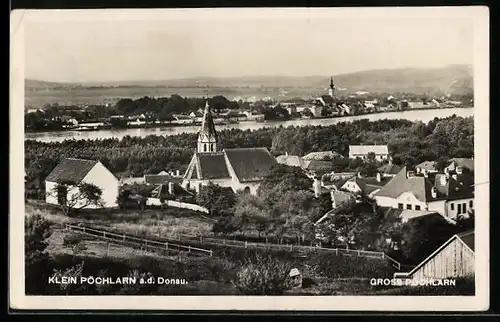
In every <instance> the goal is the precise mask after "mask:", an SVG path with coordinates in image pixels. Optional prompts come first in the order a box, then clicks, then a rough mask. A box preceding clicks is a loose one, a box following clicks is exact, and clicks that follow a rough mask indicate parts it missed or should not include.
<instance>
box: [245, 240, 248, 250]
mask: <svg viewBox="0 0 500 322" xmlns="http://www.w3.org/2000/svg"><path fill="white" fill-rule="evenodd" d="M247 246H248V243H247V241H246V240H245V248H247Z"/></svg>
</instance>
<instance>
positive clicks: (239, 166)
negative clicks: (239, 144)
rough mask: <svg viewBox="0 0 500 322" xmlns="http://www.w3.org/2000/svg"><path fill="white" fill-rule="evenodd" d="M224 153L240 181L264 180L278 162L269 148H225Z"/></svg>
mask: <svg viewBox="0 0 500 322" xmlns="http://www.w3.org/2000/svg"><path fill="white" fill-rule="evenodd" d="M224 153H225V154H226V157H227V160H228V161H229V163H230V165H231V167H232V168H233V170H234V172H235V174H236V176H237V177H238V180H239V181H240V182H247V181H258V180H262V179H263V178H264V177H265V176H267V175H268V174H269V172H270V170H271V168H272V167H273V166H274V165H275V164H277V162H276V159H275V158H274V157H273V156H272V155H271V153H269V150H268V149H267V148H235V149H225V150H224Z"/></svg>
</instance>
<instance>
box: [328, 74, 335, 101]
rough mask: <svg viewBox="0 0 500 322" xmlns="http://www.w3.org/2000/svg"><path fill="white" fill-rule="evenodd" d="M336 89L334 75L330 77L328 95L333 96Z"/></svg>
mask: <svg viewBox="0 0 500 322" xmlns="http://www.w3.org/2000/svg"><path fill="white" fill-rule="evenodd" d="M334 90H335V85H333V77H330V88H329V89H328V95H330V96H331V97H333V94H334Z"/></svg>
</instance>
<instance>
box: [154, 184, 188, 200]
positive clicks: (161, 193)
mask: <svg viewBox="0 0 500 322" xmlns="http://www.w3.org/2000/svg"><path fill="white" fill-rule="evenodd" d="M174 195H176V196H180V195H190V193H189V192H188V191H187V190H186V189H184V188H183V187H182V186H181V185H179V184H178V183H174ZM168 196H170V193H169V192H168V184H159V185H158V186H157V187H156V188H155V189H154V190H153V191H152V192H151V197H152V198H161V197H163V198H166V197H168Z"/></svg>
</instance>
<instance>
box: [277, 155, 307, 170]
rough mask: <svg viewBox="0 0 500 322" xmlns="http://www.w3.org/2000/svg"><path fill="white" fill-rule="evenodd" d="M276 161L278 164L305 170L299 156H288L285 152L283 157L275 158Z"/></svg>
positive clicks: (302, 160) (304, 165)
mask: <svg viewBox="0 0 500 322" xmlns="http://www.w3.org/2000/svg"><path fill="white" fill-rule="evenodd" d="M276 161H277V162H278V163H279V164H284V165H287V166H289V167H299V168H301V169H305V168H306V164H305V162H304V159H303V158H302V157H301V156H299V155H288V152H286V153H285V154H284V155H279V156H277V157H276Z"/></svg>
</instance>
